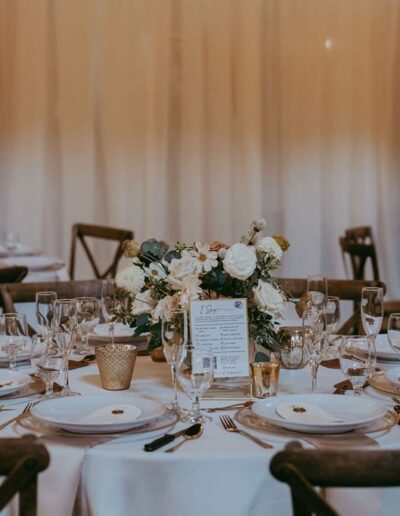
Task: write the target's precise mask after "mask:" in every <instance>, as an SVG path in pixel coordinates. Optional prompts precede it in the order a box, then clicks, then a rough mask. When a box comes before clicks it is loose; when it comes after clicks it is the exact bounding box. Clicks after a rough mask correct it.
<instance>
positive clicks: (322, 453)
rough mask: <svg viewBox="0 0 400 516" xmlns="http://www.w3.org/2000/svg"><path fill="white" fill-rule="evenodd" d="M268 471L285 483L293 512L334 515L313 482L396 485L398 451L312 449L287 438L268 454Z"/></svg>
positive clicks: (399, 477) (399, 475)
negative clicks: (281, 449)
mask: <svg viewBox="0 0 400 516" xmlns="http://www.w3.org/2000/svg"><path fill="white" fill-rule="evenodd" d="M270 471H271V473H272V475H273V476H274V477H275V478H276V479H278V480H280V481H281V482H285V483H287V484H288V485H289V487H290V489H291V494H292V505H293V514H294V515H295V516H311V515H313V514H315V515H317V516H338V513H337V512H336V511H335V510H333V509H332V507H330V505H329V504H328V503H327V502H326V501H325V500H324V499H323V498H322V497H321V496H320V495H319V494H318V493H317V492H316V491H315V490H314V488H313V486H319V487H322V488H328V487H394V486H400V451H399V450H314V449H303V448H302V446H301V444H300V443H298V442H291V443H289V444H287V445H286V447H285V449H284V450H283V451H281V452H279V453H277V454H276V455H275V456H274V457H273V458H272V461H271V463H270Z"/></svg>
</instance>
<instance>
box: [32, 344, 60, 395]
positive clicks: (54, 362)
mask: <svg viewBox="0 0 400 516" xmlns="http://www.w3.org/2000/svg"><path fill="white" fill-rule="evenodd" d="M48 342H49V345H48V347H47V350H46V352H45V353H44V354H43V355H42V356H41V357H40V358H39V359H38V360H37V362H36V372H37V375H38V376H39V378H41V379H42V380H43V381H44V383H45V385H46V392H45V394H44V396H43V397H44V398H46V399H48V398H57V397H58V396H59V395H58V394H55V393H54V389H53V384H54V382H55V381H56V380H57V378H58V377H59V376H60V375H61V372H62V371H63V370H64V365H65V359H64V351H63V349H60V347H59V346H58V343H56V342H55V340H54V339H51V340H50V341H48Z"/></svg>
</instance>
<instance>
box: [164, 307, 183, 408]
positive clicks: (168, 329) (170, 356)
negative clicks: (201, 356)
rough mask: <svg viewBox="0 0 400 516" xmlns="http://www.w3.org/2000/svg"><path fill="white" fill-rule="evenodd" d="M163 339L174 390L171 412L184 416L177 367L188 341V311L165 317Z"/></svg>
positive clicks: (169, 314)
mask: <svg viewBox="0 0 400 516" xmlns="http://www.w3.org/2000/svg"><path fill="white" fill-rule="evenodd" d="M161 339H162V343H163V349H164V356H165V358H166V360H167V362H168V365H169V367H170V370H171V376H172V385H173V389H174V395H173V401H172V403H171V404H170V405H169V407H168V408H169V409H170V410H174V411H175V412H176V413H178V414H180V415H182V414H184V412H185V411H183V410H182V409H181V408H180V406H179V403H178V390H177V377H176V376H177V367H178V364H179V361H180V359H181V357H182V352H183V347H184V346H185V345H186V343H187V340H188V320H187V312H186V310H171V311H169V312H168V313H167V314H165V315H164V317H163V318H162V321H161Z"/></svg>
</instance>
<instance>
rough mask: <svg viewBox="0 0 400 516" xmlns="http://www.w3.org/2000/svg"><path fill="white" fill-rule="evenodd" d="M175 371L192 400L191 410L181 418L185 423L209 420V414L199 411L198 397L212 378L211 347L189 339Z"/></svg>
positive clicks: (210, 382) (209, 384)
mask: <svg viewBox="0 0 400 516" xmlns="http://www.w3.org/2000/svg"><path fill="white" fill-rule="evenodd" d="M177 372H178V381H179V383H180V385H181V387H182V389H183V390H184V391H185V393H186V394H187V395H188V396H189V398H190V399H191V400H192V409H191V411H190V412H189V413H188V414H186V415H185V416H183V417H181V420H182V421H185V422H187V423H204V422H206V421H211V418H210V417H209V416H206V415H205V414H202V413H201V412H200V398H201V396H202V395H203V394H204V392H205V391H206V390H207V389H208V388H209V387H210V386H211V384H212V382H213V379H214V356H213V353H212V347H211V346H208V345H206V344H202V345H201V346H197V345H196V346H195V345H194V344H193V343H192V342H190V341H189V342H188V343H187V344H186V345H185V346H184V347H183V352H182V356H181V358H180V363H179V366H178V370H177Z"/></svg>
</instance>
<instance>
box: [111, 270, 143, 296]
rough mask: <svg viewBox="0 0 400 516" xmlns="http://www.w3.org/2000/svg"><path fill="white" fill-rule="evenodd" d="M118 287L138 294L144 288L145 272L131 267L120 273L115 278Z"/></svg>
mask: <svg viewBox="0 0 400 516" xmlns="http://www.w3.org/2000/svg"><path fill="white" fill-rule="evenodd" d="M115 281H116V284H117V287H119V288H123V289H124V290H127V291H128V292H129V293H130V294H136V292H139V290H140V289H141V288H142V287H143V286H144V272H143V270H142V269H141V268H140V267H137V266H136V265H131V266H129V267H127V268H126V269H123V270H121V271H119V272H118V273H117V275H116V278H115Z"/></svg>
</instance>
